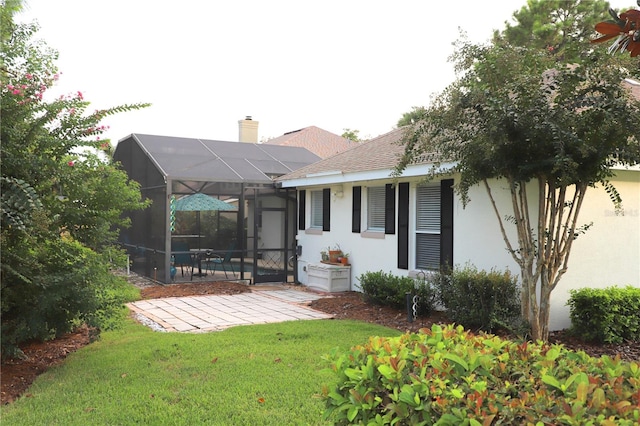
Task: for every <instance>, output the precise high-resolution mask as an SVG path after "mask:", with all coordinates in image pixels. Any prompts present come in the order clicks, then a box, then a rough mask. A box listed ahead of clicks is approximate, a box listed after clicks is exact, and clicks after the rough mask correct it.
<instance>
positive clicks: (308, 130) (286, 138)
mask: <svg viewBox="0 0 640 426" xmlns="http://www.w3.org/2000/svg"><path fill="white" fill-rule="evenodd" d="M264 144H266V145H284V146H298V147H302V148H306V149H308V150H309V151H311V152H313V153H314V154H316V155H317V156H318V157H320V158H327V157H330V156H332V155H335V154H337V153H338V152H341V151H344V150H345V149H348V148H350V147H352V146H353V145H354V144H355V142H352V141H350V140H349V139H347V138H343V137H342V136H338V135H336V134H335V133H331V132H327V131H326V130H322V129H320V128H319V127H316V126H309V127H305V128H303V129H300V130H294V131H292V132H287V133H285V134H284V135H282V136H278V137H277V138H273V139H269V140H268V141H266V142H264Z"/></svg>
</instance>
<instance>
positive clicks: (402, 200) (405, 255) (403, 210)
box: [398, 182, 409, 269]
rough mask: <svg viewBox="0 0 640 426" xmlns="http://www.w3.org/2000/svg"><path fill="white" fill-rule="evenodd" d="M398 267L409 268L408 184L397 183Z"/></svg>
mask: <svg viewBox="0 0 640 426" xmlns="http://www.w3.org/2000/svg"><path fill="white" fill-rule="evenodd" d="M398 269H409V184H408V183H406V182H403V183H401V184H399V185H398Z"/></svg>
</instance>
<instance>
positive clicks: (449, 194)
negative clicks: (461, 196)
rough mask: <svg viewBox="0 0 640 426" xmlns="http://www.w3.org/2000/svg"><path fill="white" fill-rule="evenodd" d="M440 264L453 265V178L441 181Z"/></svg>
mask: <svg viewBox="0 0 640 426" xmlns="http://www.w3.org/2000/svg"><path fill="white" fill-rule="evenodd" d="M440 266H448V267H453V179H445V180H443V181H441V182H440Z"/></svg>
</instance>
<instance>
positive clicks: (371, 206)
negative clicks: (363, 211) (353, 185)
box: [367, 186, 385, 231]
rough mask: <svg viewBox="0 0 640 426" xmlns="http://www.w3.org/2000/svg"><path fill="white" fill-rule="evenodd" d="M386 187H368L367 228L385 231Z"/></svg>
mask: <svg viewBox="0 0 640 426" xmlns="http://www.w3.org/2000/svg"><path fill="white" fill-rule="evenodd" d="M384 197H385V187H384V186H372V187H369V188H367V229H369V230H370V231H384V229H385V228H384V225H385V201H384V200H385V198H384Z"/></svg>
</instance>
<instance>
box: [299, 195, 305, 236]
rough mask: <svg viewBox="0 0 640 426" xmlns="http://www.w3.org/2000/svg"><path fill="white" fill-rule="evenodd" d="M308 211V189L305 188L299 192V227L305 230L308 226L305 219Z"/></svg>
mask: <svg viewBox="0 0 640 426" xmlns="http://www.w3.org/2000/svg"><path fill="white" fill-rule="evenodd" d="M306 212H307V191H305V190H304V189H302V190H300V191H299V192H298V229H299V230H301V231H303V230H305V229H306V228H307V224H306V222H305V220H304V218H305V215H306Z"/></svg>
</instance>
